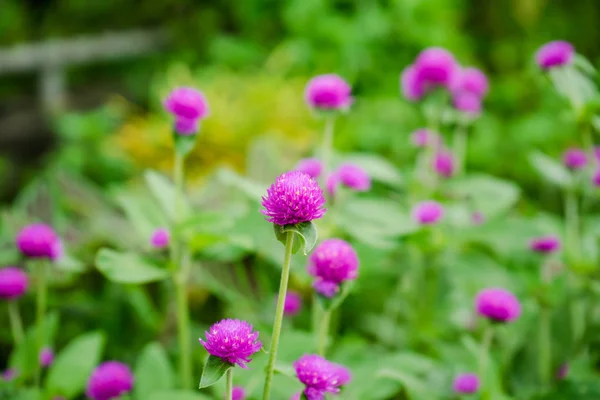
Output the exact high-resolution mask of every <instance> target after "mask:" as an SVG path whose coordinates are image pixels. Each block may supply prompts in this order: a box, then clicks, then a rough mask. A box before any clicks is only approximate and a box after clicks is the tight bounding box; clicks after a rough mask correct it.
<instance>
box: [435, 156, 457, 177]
mask: <svg viewBox="0 0 600 400" xmlns="http://www.w3.org/2000/svg"><path fill="white" fill-rule="evenodd" d="M454 167H455V166H454V157H453V156H452V153H451V152H449V151H448V150H440V151H438V152H437V153H436V154H435V159H434V160H433V169H434V170H435V172H437V174H438V175H440V176H443V177H444V178H450V177H451V176H452V175H453V174H454V169H455V168H454Z"/></svg>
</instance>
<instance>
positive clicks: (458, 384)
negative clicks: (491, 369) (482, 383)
mask: <svg viewBox="0 0 600 400" xmlns="http://www.w3.org/2000/svg"><path fill="white" fill-rule="evenodd" d="M452 388H453V389H454V392H455V393H457V394H472V393H477V391H478V390H479V378H478V377H477V375H475V374H460V375H458V376H457V377H456V378H454V381H453V382H452Z"/></svg>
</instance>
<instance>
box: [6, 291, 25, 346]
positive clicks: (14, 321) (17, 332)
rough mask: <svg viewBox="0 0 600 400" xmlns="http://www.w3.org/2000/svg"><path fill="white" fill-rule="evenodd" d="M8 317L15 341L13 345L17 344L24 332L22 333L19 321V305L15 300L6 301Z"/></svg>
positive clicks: (21, 324) (21, 325)
mask: <svg viewBox="0 0 600 400" xmlns="http://www.w3.org/2000/svg"><path fill="white" fill-rule="evenodd" d="M8 318H9V319H10V329H11V331H12V336H13V340H14V341H15V345H17V344H19V343H21V342H23V338H24V337H25V334H24V333H23V322H22V321H21V314H20V313H19V305H18V304H17V301H16V300H15V301H10V302H8Z"/></svg>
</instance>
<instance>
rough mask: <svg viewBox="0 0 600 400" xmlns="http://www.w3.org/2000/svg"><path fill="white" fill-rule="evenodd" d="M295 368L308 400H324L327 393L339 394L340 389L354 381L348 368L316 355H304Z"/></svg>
mask: <svg viewBox="0 0 600 400" xmlns="http://www.w3.org/2000/svg"><path fill="white" fill-rule="evenodd" d="M293 366H294V370H295V371H296V376H297V377H298V380H299V381H300V382H301V383H302V384H304V386H305V388H304V391H303V392H304V395H305V396H306V397H307V398H308V400H323V399H324V398H325V394H327V393H332V394H336V393H339V392H340V387H342V386H344V385H346V384H347V383H349V382H350V380H351V379H352V376H351V374H350V371H349V370H348V369H347V368H345V367H343V366H341V365H339V364H335V363H333V362H331V361H328V360H326V359H325V358H323V357H321V356H319V355H316V354H306V355H303V356H302V357H300V358H299V359H298V360H296V361H295V362H294V364H293Z"/></svg>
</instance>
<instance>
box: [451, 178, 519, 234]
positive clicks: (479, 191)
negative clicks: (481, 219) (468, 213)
mask: <svg viewBox="0 0 600 400" xmlns="http://www.w3.org/2000/svg"><path fill="white" fill-rule="evenodd" d="M449 186H450V189H451V190H452V191H453V192H454V193H455V194H456V195H458V196H460V197H464V198H466V199H468V201H469V202H471V206H472V207H473V208H474V210H477V211H480V212H482V213H483V215H484V216H485V217H486V218H488V219H491V218H493V217H495V216H497V215H500V214H503V213H506V212H507V211H508V210H510V208H511V207H513V206H514V205H515V203H516V202H517V201H518V199H519V193H520V190H519V187H518V186H517V185H515V184H514V183H512V182H508V181H505V180H502V179H498V178H495V177H493V176H489V175H484V174H476V175H471V176H467V177H465V178H463V179H457V180H456V181H454V182H451V183H450V184H449ZM469 222H470V219H469Z"/></svg>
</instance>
